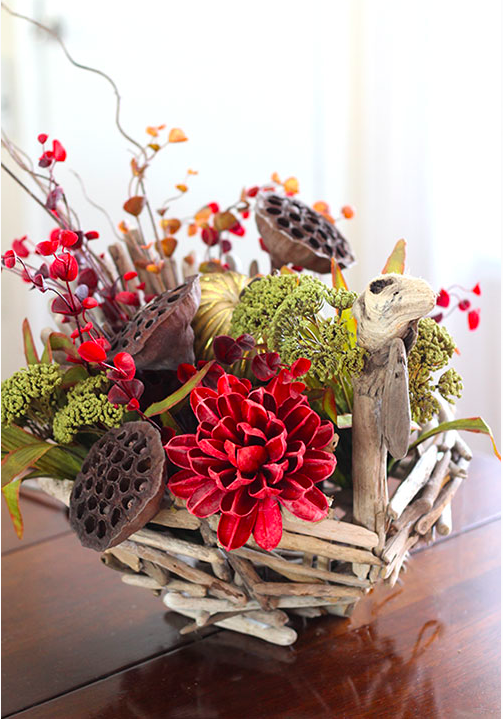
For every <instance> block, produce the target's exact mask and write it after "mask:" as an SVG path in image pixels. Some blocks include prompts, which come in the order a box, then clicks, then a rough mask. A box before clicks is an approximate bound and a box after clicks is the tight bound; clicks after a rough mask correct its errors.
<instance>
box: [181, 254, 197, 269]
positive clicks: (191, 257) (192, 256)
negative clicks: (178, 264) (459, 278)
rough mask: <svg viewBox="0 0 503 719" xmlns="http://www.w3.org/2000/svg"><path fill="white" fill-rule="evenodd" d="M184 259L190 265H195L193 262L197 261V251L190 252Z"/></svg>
mask: <svg viewBox="0 0 503 719" xmlns="http://www.w3.org/2000/svg"><path fill="white" fill-rule="evenodd" d="M183 261H184V262H185V263H186V264H187V265H189V267H192V265H193V264H194V263H195V261H196V255H195V253H194V252H190V253H189V254H188V255H186V256H185V257H184V258H183Z"/></svg>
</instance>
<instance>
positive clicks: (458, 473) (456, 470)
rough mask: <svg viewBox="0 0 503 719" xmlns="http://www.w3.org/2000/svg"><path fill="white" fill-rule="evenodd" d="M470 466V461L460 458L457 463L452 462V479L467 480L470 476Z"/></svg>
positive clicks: (450, 467) (450, 471)
mask: <svg viewBox="0 0 503 719" xmlns="http://www.w3.org/2000/svg"><path fill="white" fill-rule="evenodd" d="M469 464H470V460H468V459H464V458H463V457H459V459H458V461H457V462H450V464H449V474H450V475H451V477H463V479H466V477H467V476H468V466H469Z"/></svg>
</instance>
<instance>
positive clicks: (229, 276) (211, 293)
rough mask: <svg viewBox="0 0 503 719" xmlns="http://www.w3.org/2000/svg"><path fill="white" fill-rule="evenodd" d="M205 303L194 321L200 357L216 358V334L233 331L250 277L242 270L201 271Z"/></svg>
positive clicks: (202, 302)
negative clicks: (233, 320) (214, 351)
mask: <svg viewBox="0 0 503 719" xmlns="http://www.w3.org/2000/svg"><path fill="white" fill-rule="evenodd" d="M199 280H200V283H201V303H200V305H199V309H198V311H197V314H196V316H195V317H194V320H193V322H192V328H193V330H194V334H195V342H194V350H195V355H196V359H213V338H214V337H216V336H218V335H226V334H229V333H230V328H231V319H232V313H233V312H234V308H235V307H236V305H237V304H238V302H239V296H240V294H241V292H242V291H243V290H244V288H245V287H246V285H247V284H248V283H249V282H250V278H249V277H247V276H246V275H241V274H239V273H238V272H212V273H208V274H206V275H200V277H199Z"/></svg>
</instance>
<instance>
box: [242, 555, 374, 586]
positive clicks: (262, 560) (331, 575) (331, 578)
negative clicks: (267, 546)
mask: <svg viewBox="0 0 503 719" xmlns="http://www.w3.org/2000/svg"><path fill="white" fill-rule="evenodd" d="M232 553H233V554H235V555H237V556H238V557H245V558H246V559H249V560H250V561H252V562H254V563H255V564H263V565H264V566H266V567H270V568H271V569H274V570H275V571H276V572H278V574H283V575H285V574H289V575H291V576H292V577H295V580H294V581H299V580H300V578H301V577H302V579H303V581H306V582H311V583H312V581H313V579H320V580H326V581H328V582H333V583H336V584H344V585H347V586H352V587H360V588H362V589H365V588H367V587H370V582H368V581H367V580H364V579H358V578H357V577H354V576H353V575H351V574H342V573H341V572H330V571H327V570H325V569H314V568H313V567H306V566H304V565H302V564H293V563H292V562H288V561H287V560H286V559H280V558H279V557H275V556H274V555H273V554H270V553H269V554H268V553H265V552H257V551H255V550H254V549H249V548H248V547H241V548H240V549H235V550H234V551H233V552H232Z"/></svg>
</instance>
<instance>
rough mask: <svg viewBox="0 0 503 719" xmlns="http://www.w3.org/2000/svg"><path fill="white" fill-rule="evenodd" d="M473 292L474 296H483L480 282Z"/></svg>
mask: <svg viewBox="0 0 503 719" xmlns="http://www.w3.org/2000/svg"><path fill="white" fill-rule="evenodd" d="M472 292H473V294H474V295H481V294H482V291H481V289H480V284H479V283H478V282H477V284H476V285H475V287H474V288H473V289H472Z"/></svg>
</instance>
